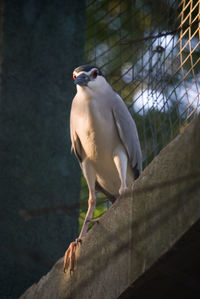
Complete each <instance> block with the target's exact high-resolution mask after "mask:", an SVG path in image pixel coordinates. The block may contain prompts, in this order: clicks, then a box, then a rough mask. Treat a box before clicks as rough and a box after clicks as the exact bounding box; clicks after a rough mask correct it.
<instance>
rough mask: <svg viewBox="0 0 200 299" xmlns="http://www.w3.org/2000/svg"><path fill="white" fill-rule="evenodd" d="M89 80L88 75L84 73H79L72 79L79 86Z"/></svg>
mask: <svg viewBox="0 0 200 299" xmlns="http://www.w3.org/2000/svg"><path fill="white" fill-rule="evenodd" d="M89 81H90V77H89V76H87V75H86V74H81V75H79V76H78V77H76V79H75V80H74V84H78V85H80V86H87V85H88V82H89Z"/></svg>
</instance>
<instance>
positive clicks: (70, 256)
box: [63, 238, 82, 275]
mask: <svg viewBox="0 0 200 299" xmlns="http://www.w3.org/2000/svg"><path fill="white" fill-rule="evenodd" d="M79 242H80V243H81V242H82V240H81V239H79V238H77V239H76V241H74V242H72V243H71V244H70V245H69V248H68V249H67V250H66V251H65V256H64V265H63V271H64V273H66V269H67V268H68V260H69V267H70V275H71V273H72V272H73V271H74V262H75V252H76V246H77V245H78V243H79Z"/></svg>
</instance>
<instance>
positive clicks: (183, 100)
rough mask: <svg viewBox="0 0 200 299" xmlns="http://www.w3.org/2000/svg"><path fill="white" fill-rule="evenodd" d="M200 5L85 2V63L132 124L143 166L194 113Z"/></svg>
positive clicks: (142, 0)
mask: <svg viewBox="0 0 200 299" xmlns="http://www.w3.org/2000/svg"><path fill="white" fill-rule="evenodd" d="M199 21H200V3H199V1H194V0H189V1H186V0H183V1H181V2H179V1H171V0H165V1H164V0H160V1H145V0H137V1H136V0H125V1H120V0H115V1H111V0H110V1H104V0H99V1H98V0H97V1H91V0H90V1H88V5H87V27H86V59H87V62H88V63H92V64H95V65H97V66H99V67H100V68H101V69H102V71H103V72H104V74H105V76H106V78H107V79H108V81H109V82H110V83H111V85H112V86H113V87H114V89H115V90H116V91H117V92H118V93H119V94H120V95H121V97H122V98H123V100H124V101H125V102H126V103H127V105H128V107H129V109H130V112H131V113H132V114H133V117H134V119H135V121H136V124H137V127H138V131H139V136H140V141H141V147H142V152H143V161H144V167H145V166H146V165H147V164H148V163H149V162H150V161H151V160H152V158H153V157H154V156H155V155H157V154H158V152H159V151H160V150H161V149H162V148H163V147H164V146H165V145H166V144H167V143H168V142H169V141H170V140H172V139H173V138H174V137H175V136H176V135H177V133H178V132H179V130H180V128H181V127H182V126H183V125H184V123H185V122H186V121H187V120H188V119H190V118H191V117H192V116H194V113H195V112H198V110H199V104H200V103H199V89H200V85H199V83H198V77H199V75H198V72H199V64H198V62H199V59H200V58H199V56H200V48H199V45H200V44H199V32H200V31H199V28H200V27H199V26H200V24H199Z"/></svg>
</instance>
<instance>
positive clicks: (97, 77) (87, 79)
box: [73, 64, 106, 91]
mask: <svg viewBox="0 0 200 299" xmlns="http://www.w3.org/2000/svg"><path fill="white" fill-rule="evenodd" d="M73 79H74V84H76V85H77V89H78V88H79V86H81V88H84V89H87V90H88V91H89V90H90V91H97V90H102V89H103V88H104V85H105V84H106V80H105V78H104V76H103V74H102V72H101V70H100V69H99V68H98V67H96V66H94V65H88V64H86V65H82V66H79V67H77V68H76V69H75V70H74V71H73Z"/></svg>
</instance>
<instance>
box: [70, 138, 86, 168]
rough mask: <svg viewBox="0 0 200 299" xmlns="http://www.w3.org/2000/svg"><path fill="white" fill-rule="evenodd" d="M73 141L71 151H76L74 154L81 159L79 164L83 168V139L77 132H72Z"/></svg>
mask: <svg viewBox="0 0 200 299" xmlns="http://www.w3.org/2000/svg"><path fill="white" fill-rule="evenodd" d="M71 141H72V147H71V151H74V154H75V156H76V158H77V159H78V161H79V164H80V166H81V168H82V161H83V155H84V153H83V147H82V145H81V141H80V139H79V137H78V135H77V133H76V132H73V133H72V132H71Z"/></svg>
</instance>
